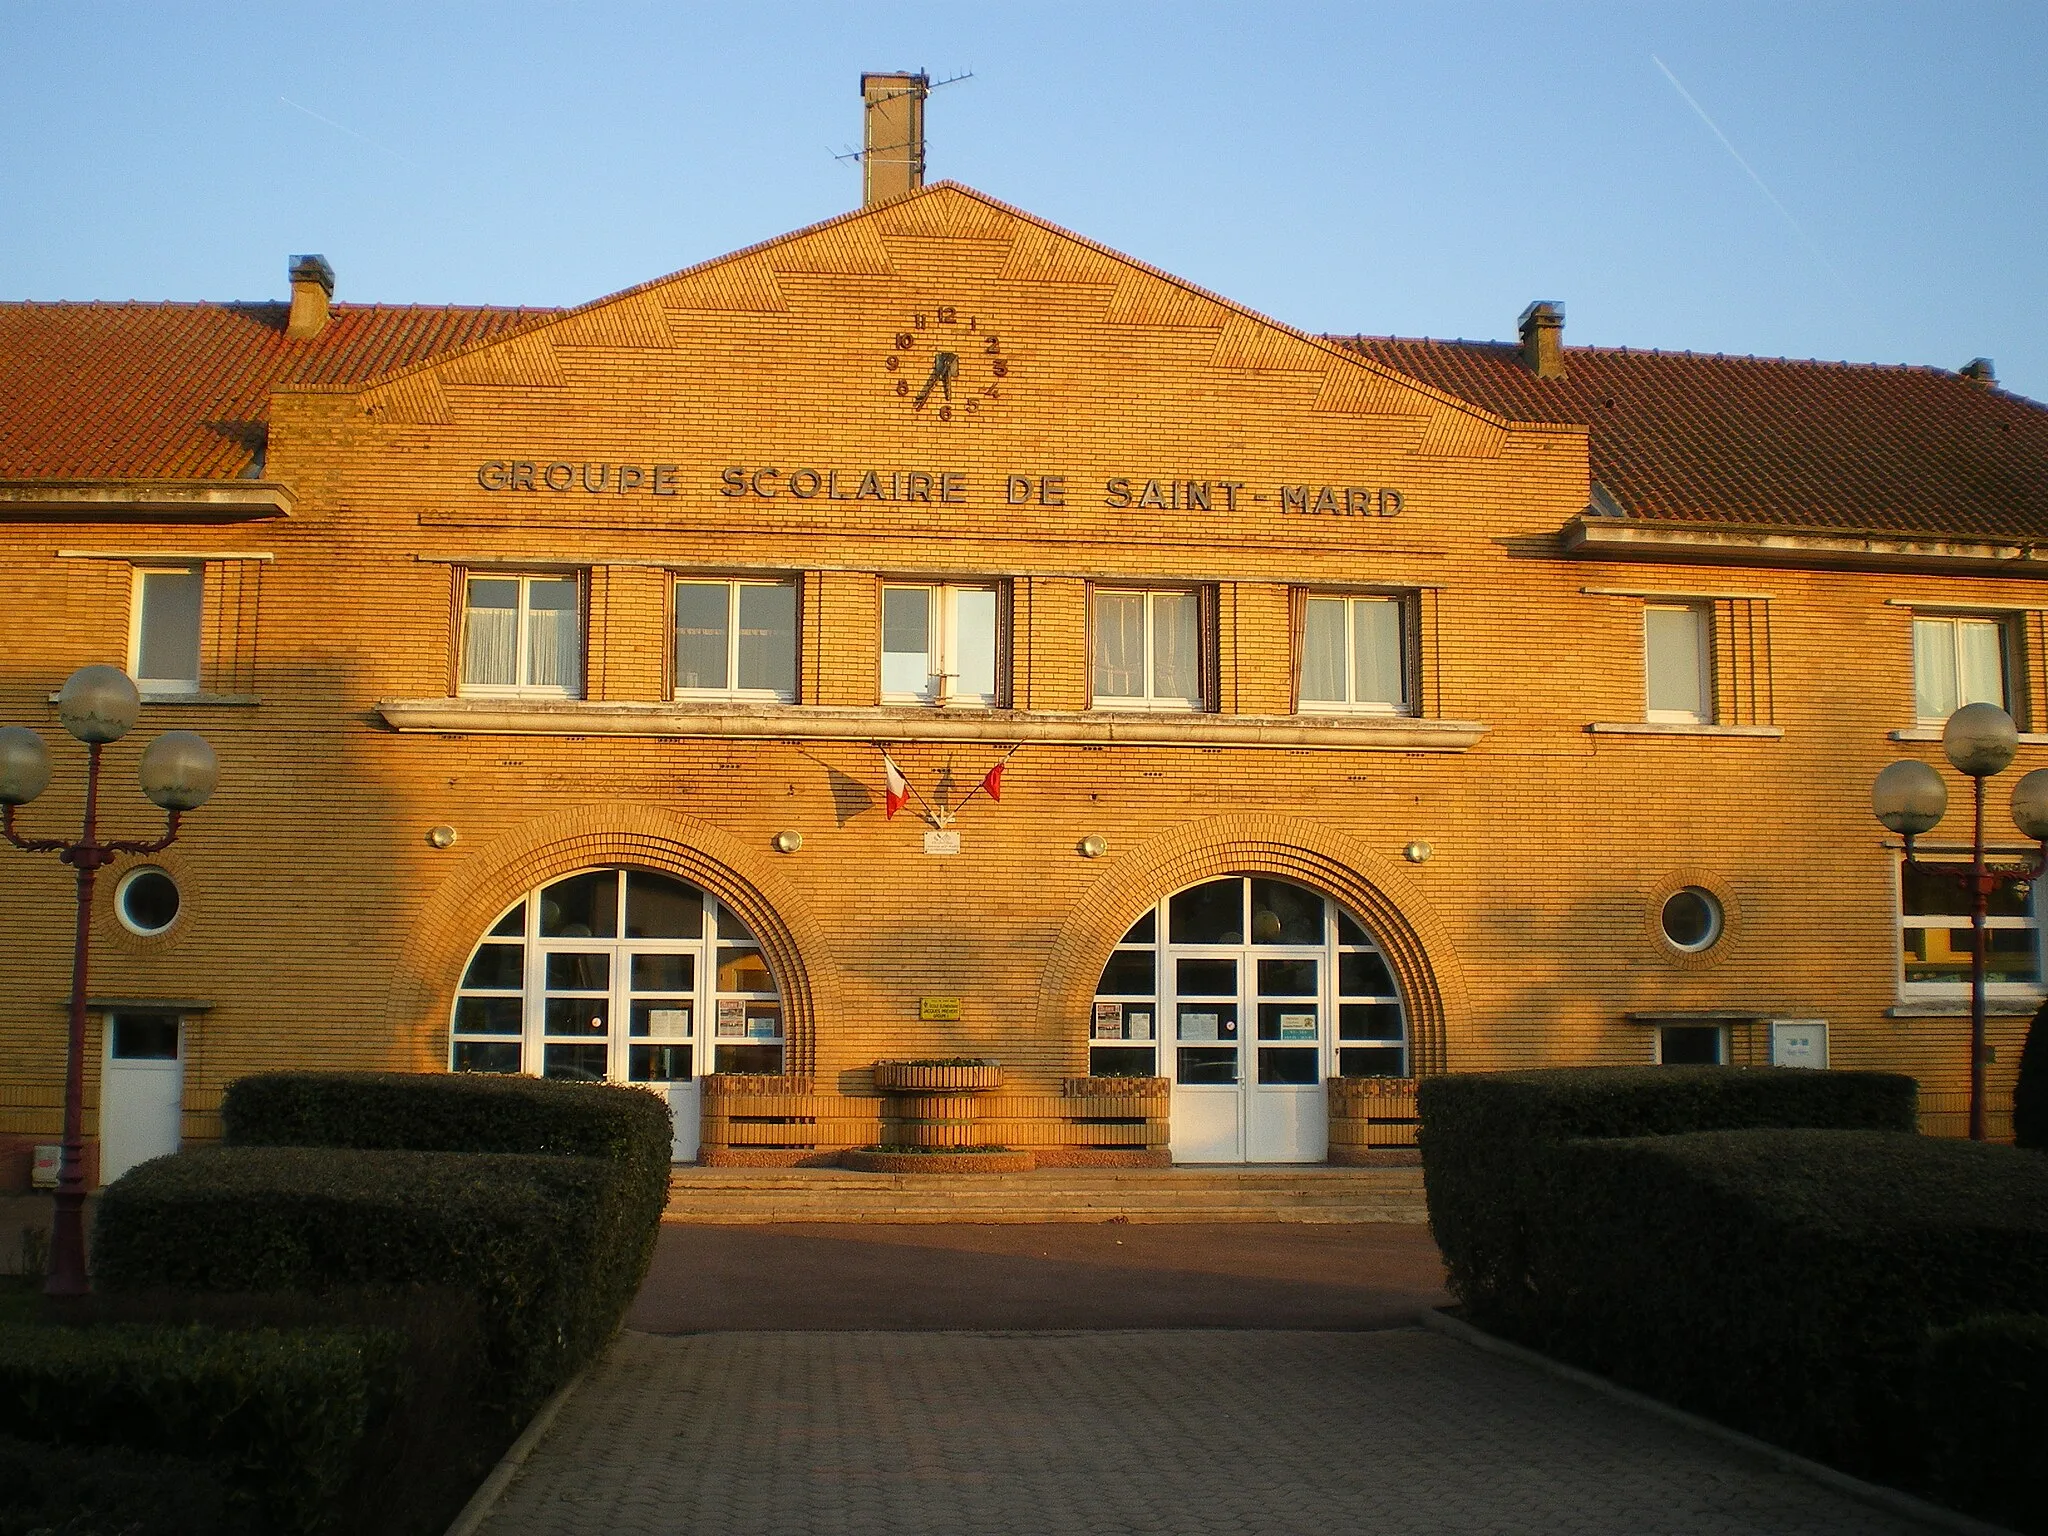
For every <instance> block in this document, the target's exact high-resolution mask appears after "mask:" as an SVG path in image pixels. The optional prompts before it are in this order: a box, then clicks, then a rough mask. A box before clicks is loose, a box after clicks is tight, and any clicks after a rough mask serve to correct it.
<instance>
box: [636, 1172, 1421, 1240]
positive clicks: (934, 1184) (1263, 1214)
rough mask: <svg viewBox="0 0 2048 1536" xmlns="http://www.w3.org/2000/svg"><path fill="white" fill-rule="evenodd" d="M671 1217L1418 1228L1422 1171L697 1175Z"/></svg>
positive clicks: (677, 1183) (672, 1193)
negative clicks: (1363, 1223)
mask: <svg viewBox="0 0 2048 1536" xmlns="http://www.w3.org/2000/svg"><path fill="white" fill-rule="evenodd" d="M667 1219H668V1220H670V1221H682V1222H702V1223H707V1224H723V1225H740V1224H758V1223H764V1222H831V1221H883V1222H949V1221H959V1222H1001V1223H1018V1222H1044V1221H1090V1222H1100V1221H1112V1220H1117V1219H1122V1220H1125V1221H1132V1222H1239V1221H1294V1222H1356V1221H1397V1222H1421V1221H1425V1220H1426V1219H1427V1213H1426V1211H1425V1208H1424V1205H1423V1194H1422V1170H1421V1169H1419V1168H1329V1167H1320V1166H1316V1167H1290V1168H1270V1167H1267V1168H1188V1167H1182V1168H1156V1169H1155V1168H1146V1169H1125V1168H1100V1169H1097V1168H1088V1169H1073V1168H1046V1169H1040V1170H1038V1171H1036V1172H1033V1173H964V1174H934V1173H853V1172H849V1171H846V1170H844V1169H837V1168H693V1167H683V1168H678V1169H676V1170H675V1174H674V1177H673V1178H672V1179H671V1180H670V1183H669V1203H668V1213H667Z"/></svg>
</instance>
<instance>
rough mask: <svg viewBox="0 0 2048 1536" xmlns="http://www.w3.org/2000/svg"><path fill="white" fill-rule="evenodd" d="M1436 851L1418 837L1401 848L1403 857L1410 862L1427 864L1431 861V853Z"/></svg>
mask: <svg viewBox="0 0 2048 1536" xmlns="http://www.w3.org/2000/svg"><path fill="white" fill-rule="evenodd" d="M1435 852H1436V850H1435V849H1434V848H1432V847H1430V846H1429V844H1427V843H1425V842H1424V841H1422V839H1421V838H1419V837H1418V838H1417V839H1416V840H1415V841H1414V842H1412V843H1410V844H1409V845H1408V846H1407V847H1405V848H1403V849H1402V850H1401V857H1402V858H1404V859H1406V860H1407V861H1408V862H1409V863H1410V864H1427V863H1428V862H1429V861H1430V857H1431V855H1433V854H1434V853H1435Z"/></svg>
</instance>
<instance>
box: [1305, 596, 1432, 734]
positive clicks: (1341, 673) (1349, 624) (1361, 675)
mask: <svg viewBox="0 0 2048 1536" xmlns="http://www.w3.org/2000/svg"><path fill="white" fill-rule="evenodd" d="M1408 628H1409V624H1408V605H1407V604H1406V603H1405V602H1403V601H1402V600H1401V599H1400V598H1398V597H1308V598H1304V599H1303V600H1302V605H1301V657H1300V665H1301V707H1302V709H1304V710H1307V711H1318V712H1320V711H1332V710H1355V711H1359V712H1361V713H1368V714H1383V715H1388V714H1392V715H1399V714H1406V713H1407V712H1408V709H1409V707H1410V706H1409V694H1408V653H1409V646H1408Z"/></svg>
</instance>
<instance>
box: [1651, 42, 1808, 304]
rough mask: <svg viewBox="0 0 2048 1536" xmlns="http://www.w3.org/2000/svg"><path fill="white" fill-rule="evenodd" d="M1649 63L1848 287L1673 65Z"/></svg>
mask: <svg viewBox="0 0 2048 1536" xmlns="http://www.w3.org/2000/svg"><path fill="white" fill-rule="evenodd" d="M1650 62H1651V63H1653V64H1655V65H1656V66H1657V67H1658V68H1659V69H1661V70H1663V71H1664V78H1665V79H1666V80H1669V81H1670V82H1671V88H1672V89H1673V90H1675V91H1676V92H1678V94H1679V95H1680V96H1682V97H1684V98H1685V104H1686V105H1687V106H1688V107H1691V108H1692V109H1693V111H1694V112H1696V113H1698V114H1699V119H1700V121H1701V122H1703V123H1705V124H1706V125H1707V127H1708V128H1709V129H1710V130H1711V131H1712V133H1713V135H1714V137H1715V138H1717V139H1719V140H1720V141H1721V147H1722V148H1723V149H1725V150H1727V151H1728V154H1729V157H1730V158H1731V159H1733V160H1734V161H1735V163H1736V164H1737V165H1739V166H1741V167H1742V172H1743V174H1744V175H1745V176H1747V177H1748V178H1749V179H1750V180H1751V181H1753V182H1755V183H1756V187H1757V190H1758V191H1759V192H1761V193H1763V195H1764V196H1765V197H1768V198H1769V199H1770V200H1771V206H1772V207H1773V208H1775V209H1777V210H1778V212H1779V213H1780V214H1782V215H1783V216H1784V219H1785V222H1786V223H1787V224H1790V225H1791V226H1792V233H1793V234H1795V235H1797V236H1798V237H1799V238H1800V239H1801V240H1803V241H1805V242H1806V248H1807V249H1808V250H1809V251H1811V252H1813V259H1814V260H1815V261H1817V262H1819V263H1820V264H1821V265H1822V266H1824V267H1826V268H1827V269H1828V274H1829V275H1830V276H1831V277H1833V278H1834V280H1835V281H1836V282H1838V283H1841V284H1842V286H1844V287H1845V288H1846V287H1847V286H1848V283H1847V280H1846V279H1844V278H1843V276H1842V274H1841V273H1839V272H1837V271H1836V270H1835V264H1834V263H1833V262H1831V261H1829V260H1828V258H1827V256H1826V255H1825V254H1824V253H1823V252H1822V250H1821V248H1820V246H1819V245H1817V244H1816V243H1815V242H1814V238H1813V236H1811V235H1809V234H1808V233H1807V232H1806V231H1805V229H1803V228H1802V227H1801V226H1800V223H1799V221H1798V220H1797V219H1795V218H1793V217H1792V210H1791V209H1789V208H1787V207H1786V206H1785V205H1784V204H1783V203H1781V202H1779V201H1778V194H1777V193H1775V192H1773V191H1772V190H1771V189H1770V188H1769V187H1768V186H1766V185H1765V184H1764V179H1763V177H1761V176H1759V175H1757V173H1756V171H1755V169H1754V168H1753V167H1752V166H1751V165H1750V163H1749V162H1748V161H1747V160H1745V159H1743V158H1742V152H1741V151H1740V150H1738V149H1737V148H1736V147H1735V146H1734V145H1733V144H1731V143H1729V141H1728V135H1727V134H1725V133H1723V132H1722V131H1721V126H1720V124H1718V123H1716V122H1715V121H1714V120H1713V119H1712V118H1711V117H1709V116H1707V109H1706V108H1705V107H1703V106H1701V105H1700V104H1699V103H1698V102H1696V101H1694V100H1693V99H1692V92H1691V91H1688V90H1687V89H1686V88H1685V87H1684V86H1683V85H1682V84H1680V83H1679V79H1678V76H1676V75H1674V74H1673V73H1671V66H1670V65H1669V64H1666V63H1665V62H1664V61H1663V60H1662V59H1660V58H1658V57H1657V55H1656V54H1654V53H1653V54H1651V55H1650Z"/></svg>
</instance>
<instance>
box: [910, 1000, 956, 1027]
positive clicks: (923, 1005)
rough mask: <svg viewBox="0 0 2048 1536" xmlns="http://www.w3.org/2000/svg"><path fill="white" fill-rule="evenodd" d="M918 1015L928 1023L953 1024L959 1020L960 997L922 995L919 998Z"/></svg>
mask: <svg viewBox="0 0 2048 1536" xmlns="http://www.w3.org/2000/svg"><path fill="white" fill-rule="evenodd" d="M917 1016H918V1018H919V1019H920V1020H922V1021H923V1022H924V1023H926V1024H953V1023H957V1022H959V1018H960V999H959V998H957V997H920V998H919V999H918V1000H917Z"/></svg>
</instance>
